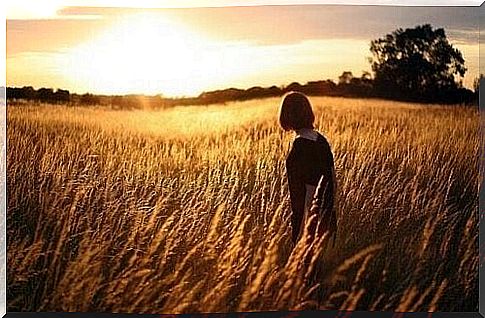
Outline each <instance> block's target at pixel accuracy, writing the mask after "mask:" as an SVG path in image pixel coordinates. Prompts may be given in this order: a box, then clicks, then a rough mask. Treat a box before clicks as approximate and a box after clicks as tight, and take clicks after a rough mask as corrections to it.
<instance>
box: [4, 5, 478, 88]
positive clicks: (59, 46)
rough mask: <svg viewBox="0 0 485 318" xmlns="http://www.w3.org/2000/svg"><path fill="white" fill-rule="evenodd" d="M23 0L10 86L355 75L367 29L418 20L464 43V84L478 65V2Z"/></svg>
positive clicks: (285, 80) (282, 80)
mask: <svg viewBox="0 0 485 318" xmlns="http://www.w3.org/2000/svg"><path fill="white" fill-rule="evenodd" d="M289 1H290V0H287V2H289ZM27 2H28V0H18V1H16V2H15V3H16V5H12V6H10V7H8V8H7V38H6V44H7V60H6V68H7V85H8V86H33V87H35V88H39V87H52V88H63V89H69V90H70V91H71V92H76V93H85V92H91V93H99V94H130V93H137V94H138V93H141V94H162V95H164V96H196V95H198V94H200V93H201V92H203V91H209V90H214V89H224V88H228V87H238V88H249V87H252V86H271V85H286V84H289V83H291V82H300V83H306V82H308V81H313V80H322V79H333V80H337V78H338V76H339V75H340V74H341V73H342V72H343V71H352V72H353V73H354V75H356V76H360V75H361V74H362V72H363V71H370V64H369V62H368V57H370V56H371V52H370V51H369V44H370V41H371V40H372V39H376V38H379V37H382V36H384V35H385V34H387V33H390V32H392V31H394V30H395V29H396V28H399V27H402V28H406V27H414V26H416V25H418V24H423V23H430V24H431V25H432V26H433V27H443V28H444V29H445V31H446V34H447V36H448V38H449V40H450V42H451V43H452V44H453V46H455V47H457V48H458V49H459V50H460V51H461V52H462V53H463V56H464V58H465V61H466V66H467V68H468V72H467V74H466V76H465V78H464V84H465V85H466V86H468V87H471V86H472V84H473V80H474V79H475V77H476V76H477V75H478V54H479V50H478V10H477V8H473V7H455V8H450V7H418V8H416V7H395V6H378V7H376V6H342V5H286V6H245V7H212V8H183V9H154V8H152V7H157V6H162V5H161V4H160V3H161V2H163V1H158V2H156V3H155V2H153V1H142V2H141V5H140V6H141V7H145V8H139V9H133V8H126V6H127V5H124V3H123V1H119V0H118V1H115V0H111V1H104V2H103V6H99V1H98V2H97V5H95V4H94V2H93V1H84V2H83V6H82V7H80V6H76V3H75V2H73V1H67V0H54V1H52V2H48V3H49V5H48V6H47V5H43V6H41V7H40V6H39V5H37V7H36V5H34V2H29V6H27ZM216 2H217V1H211V4H212V5H214V3H216ZM224 2H226V3H227V1H219V2H217V3H220V4H221V5H222V4H224ZM279 2H281V1H279ZM381 2H385V1H381ZM428 2H429V1H428ZM465 2H466V3H464V4H470V5H474V4H476V3H475V2H474V1H468V2H467V0H465ZM91 3H92V5H93V6H92V7H89V6H88V5H91ZM167 3H168V2H167ZM172 3H173V2H172ZM177 3H178V5H180V6H191V5H193V3H194V2H193V1H192V2H191V1H188V0H182V1H181V2H177ZM197 3H198V5H199V6H200V5H204V1H199V2H197ZM240 3H242V2H241V1H239V2H238V1H232V4H236V5H237V4H240ZM245 3H246V4H247V3H248V1H245ZM265 3H269V4H271V0H266V2H265ZM77 4H78V3H77ZM155 4H156V5H155ZM25 8H29V10H27V9H25Z"/></svg>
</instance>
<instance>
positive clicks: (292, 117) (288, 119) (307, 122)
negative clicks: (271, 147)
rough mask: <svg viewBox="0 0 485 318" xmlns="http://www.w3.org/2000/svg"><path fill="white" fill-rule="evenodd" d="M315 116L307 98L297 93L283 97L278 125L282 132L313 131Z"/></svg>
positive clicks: (290, 93)
mask: <svg viewBox="0 0 485 318" xmlns="http://www.w3.org/2000/svg"><path fill="white" fill-rule="evenodd" d="M314 121H315V115H314V114H313V111H312V106H311V104H310V101H309V100H308V98H307V97H306V96H305V95H304V94H302V93H298V92H289V93H287V94H285V96H283V101H282V102H281V107H280V125H281V127H282V128H283V129H284V130H298V129H302V128H309V129H313V122H314Z"/></svg>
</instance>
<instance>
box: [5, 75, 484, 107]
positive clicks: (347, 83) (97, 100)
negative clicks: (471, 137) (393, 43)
mask: <svg viewBox="0 0 485 318" xmlns="http://www.w3.org/2000/svg"><path fill="white" fill-rule="evenodd" d="M474 89H475V90H474V91H472V90H470V89H467V88H464V87H456V88H453V89H449V90H440V91H436V92H434V93H432V94H428V95H426V96H423V95H421V96H408V95H406V96H403V95H400V94H398V93H396V92H393V91H389V90H385V89H380V90H378V89H376V88H375V86H374V81H373V79H372V78H371V75H370V73H367V72H365V73H364V74H362V76H360V77H354V76H353V74H352V73H351V72H343V73H342V75H341V76H340V77H339V80H338V82H337V83H336V82H334V81H332V80H321V81H311V82H308V83H306V84H299V83H296V82H294V83H291V84H289V85H287V86H282V87H278V86H271V87H259V86H257V87H251V88H249V89H237V88H228V89H224V90H216V91H211V92H204V93H202V94H200V95H199V96H197V97H189V98H188V97H181V98H167V97H162V96H160V95H155V96H146V95H122V96H120V95H117V96H110V95H94V94H90V93H86V94H74V93H72V94H71V93H69V91H67V90H63V89H57V90H53V89H51V88H40V89H37V90H36V89H34V88H32V87H30V86H27V87H21V88H16V87H7V100H8V101H21V100H25V101H31V102H34V103H49V104H68V105H93V106H94V105H98V106H109V107H112V108H118V109H134V108H165V107H171V106H180V105H208V104H214V103H225V102H230V101H244V100H251V99H259V98H265V97H278V96H282V95H283V94H285V93H286V92H289V91H299V92H302V93H305V94H307V95H310V96H342V97H363V98H371V97H373V98H385V99H391V100H401V101H411V102H427V103H445V104H476V103H477V101H478V81H477V84H476V85H475V87H474Z"/></svg>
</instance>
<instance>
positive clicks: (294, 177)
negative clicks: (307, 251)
mask: <svg viewBox="0 0 485 318" xmlns="http://www.w3.org/2000/svg"><path fill="white" fill-rule="evenodd" d="M300 159H301V150H300V149H299V146H298V143H297V142H294V143H293V147H292V149H291V151H290V153H289V155H288V158H287V160H286V172H287V176H288V188H289V190H290V201H291V210H292V214H291V226H292V231H293V233H292V234H293V242H295V243H296V240H297V239H298V235H299V233H300V228H301V223H302V221H303V214H304V209H305V194H306V189H305V181H304V179H303V176H302V167H301V164H300V162H301V160H300Z"/></svg>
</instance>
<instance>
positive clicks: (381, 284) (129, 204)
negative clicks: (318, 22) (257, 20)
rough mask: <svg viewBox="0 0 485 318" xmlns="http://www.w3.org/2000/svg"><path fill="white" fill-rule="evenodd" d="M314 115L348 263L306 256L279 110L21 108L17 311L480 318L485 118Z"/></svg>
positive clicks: (405, 110) (359, 105)
mask: <svg viewBox="0 0 485 318" xmlns="http://www.w3.org/2000/svg"><path fill="white" fill-rule="evenodd" d="M311 101H312V103H313V106H314V109H315V113H316V127H317V129H319V130H320V131H321V132H323V133H324V134H325V135H326V136H327V137H328V140H329V141H330V143H331V146H332V150H333V152H334V156H335V167H336V175H337V184H338V185H337V186H338V190H337V191H338V196H337V201H336V205H337V209H338V233H337V239H336V241H335V245H334V246H332V245H330V244H327V243H328V242H327V238H326V237H325V236H323V237H314V236H312V235H311V233H309V232H307V233H306V234H308V235H306V236H305V238H304V239H302V240H301V241H300V242H299V243H298V245H297V246H295V247H294V248H293V247H292V246H291V243H290V241H291V239H290V237H291V235H290V233H291V228H290V224H289V217H290V207H289V201H288V200H289V197H288V190H287V184H286V176H285V167H284V160H285V156H286V154H287V152H288V150H289V147H290V144H291V141H292V138H293V136H292V135H291V133H284V132H283V131H282V130H281V129H280V128H279V126H278V124H277V111H278V106H279V99H277V98H272V99H265V100H256V101H247V102H237V103H228V104H226V105H211V106H193V107H192V106H188V107H174V108H171V109H166V110H160V111H155V110H136V111H116V110H109V109H100V108H96V107H90V108H88V107H85V108H83V107H67V106H49V105H43V106H42V105H41V106H34V105H30V106H29V105H23V106H11V105H9V106H8V107H7V122H8V128H7V143H8V144H7V147H8V150H7V188H8V193H7V196H8V197H7V200H8V203H7V204H8V205H7V206H8V211H7V234H8V242H7V246H8V248H7V262H8V263H7V269H8V272H7V279H8V289H7V302H8V309H9V311H90V312H94V311H96V312H131V313H188V312H234V311H260V310H265V311H266V310H287V309H290V310H302V309H339V310H385V311H477V310H478V263H479V256H478V215H477V214H478V184H479V178H480V177H479V170H478V158H479V156H478V155H479V154H478V152H479V134H478V127H479V114H478V110H477V108H473V107H468V108H465V107H461V106H440V105H418V104H406V103H399V102H390V101H383V100H373V99H368V100H365V99H346V98H330V97H318V98H317V97H312V98H311Z"/></svg>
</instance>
